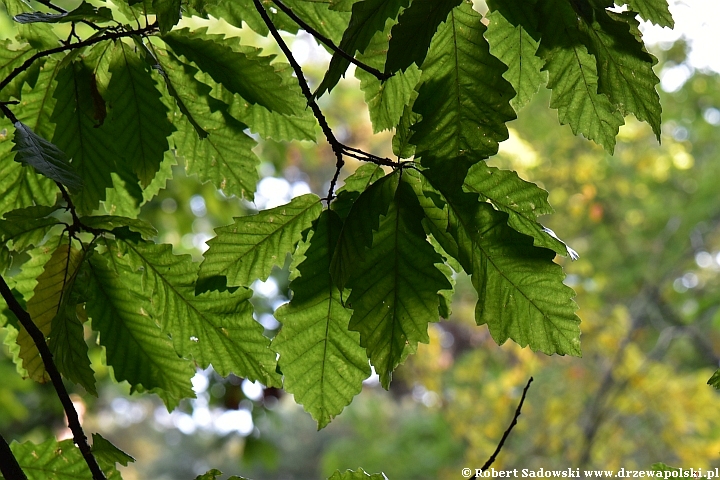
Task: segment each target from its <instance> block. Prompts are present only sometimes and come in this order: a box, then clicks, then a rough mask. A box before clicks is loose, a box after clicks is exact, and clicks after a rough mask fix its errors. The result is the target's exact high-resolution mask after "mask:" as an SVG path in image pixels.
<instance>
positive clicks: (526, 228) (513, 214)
mask: <svg viewBox="0 0 720 480" xmlns="http://www.w3.org/2000/svg"><path fill="white" fill-rule="evenodd" d="M463 188H464V189H465V191H468V192H472V193H477V194H479V195H480V199H481V200H488V201H489V202H490V203H492V204H493V206H494V207H495V208H496V209H498V210H500V211H501V212H505V213H507V214H508V225H510V226H511V227H513V228H514V229H515V230H517V231H518V232H520V233H524V234H525V235H528V236H530V237H532V238H533V240H534V243H535V245H537V246H538V247H545V248H549V249H551V250H554V251H555V252H556V253H558V254H560V255H567V254H568V251H567V246H566V245H565V244H564V243H563V242H562V241H560V240H559V239H557V238H556V237H553V236H551V235H549V234H548V233H547V232H546V231H545V229H544V227H543V226H542V225H540V224H539V223H538V222H537V217H539V216H541V215H549V214H551V213H553V212H554V210H553V208H552V207H551V206H550V204H549V203H548V201H547V197H548V192H546V191H545V190H543V189H542V188H540V187H538V186H537V185H535V184H534V183H530V182H526V181H525V180H522V179H521V178H520V177H518V175H517V173H515V172H513V171H510V170H500V169H498V168H495V167H489V166H487V165H486V164H485V163H484V162H481V163H478V164H476V165H474V166H473V167H472V168H471V169H470V171H469V172H468V176H467V177H466V178H465V182H464V183H463Z"/></svg>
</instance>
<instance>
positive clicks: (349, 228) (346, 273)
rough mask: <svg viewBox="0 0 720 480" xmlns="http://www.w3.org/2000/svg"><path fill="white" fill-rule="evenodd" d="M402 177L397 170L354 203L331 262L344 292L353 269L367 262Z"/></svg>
mask: <svg viewBox="0 0 720 480" xmlns="http://www.w3.org/2000/svg"><path fill="white" fill-rule="evenodd" d="M399 176H400V175H399V173H395V174H393V175H387V176H385V177H383V178H381V179H379V180H377V181H376V182H375V183H373V184H372V185H371V186H370V187H369V188H367V189H366V190H364V191H363V192H362V193H361V194H360V196H359V197H358V198H357V200H355V202H354V203H353V205H352V208H351V209H350V212H349V213H348V215H347V218H346V219H345V224H344V225H343V228H342V231H341V232H340V238H339V239H338V245H337V248H336V249H335V253H334V254H333V258H332V262H331V264H330V274H331V275H332V277H333V280H334V282H335V285H336V286H337V287H338V288H339V289H340V291H343V290H344V289H345V286H346V284H347V281H348V279H349V278H350V276H351V275H352V273H353V271H355V270H356V269H357V267H358V265H359V264H360V263H361V262H363V261H364V259H365V255H366V253H367V252H366V250H367V249H368V248H370V246H371V245H372V244H373V231H375V230H377V229H378V228H379V225H380V217H381V216H383V215H386V214H387V211H388V208H389V207H390V203H391V202H392V201H393V198H394V196H395V191H396V190H397V185H398V182H399Z"/></svg>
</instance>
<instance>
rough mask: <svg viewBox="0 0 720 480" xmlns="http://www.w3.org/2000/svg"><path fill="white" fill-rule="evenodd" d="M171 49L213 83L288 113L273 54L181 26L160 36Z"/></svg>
mask: <svg viewBox="0 0 720 480" xmlns="http://www.w3.org/2000/svg"><path fill="white" fill-rule="evenodd" d="M163 40H164V41H165V43H167V44H168V45H169V46H170V47H171V48H172V50H173V51H174V52H175V53H176V54H178V55H183V56H184V57H185V58H187V59H188V60H191V61H192V62H194V63H195V64H197V65H198V66H199V67H200V68H201V69H202V70H203V71H204V72H206V73H207V74H209V75H210V76H211V77H212V78H213V79H214V80H215V81H216V82H218V83H221V84H222V85H223V86H224V87H225V88H227V89H228V90H230V91H231V92H233V93H237V94H238V95H240V96H241V97H243V98H244V99H245V100H247V101H248V102H250V103H257V104H260V105H262V106H263V107H265V108H267V109H268V110H273V111H277V112H280V113H287V114H291V113H292V110H291V109H290V108H288V106H287V99H286V97H285V96H286V92H284V90H283V88H282V79H281V78H280V76H279V75H278V74H277V73H276V72H275V69H274V68H273V67H272V66H271V65H270V62H271V61H272V60H273V58H274V57H273V56H265V57H261V56H260V55H259V53H260V50H259V49H253V48H251V47H243V48H242V49H237V48H232V47H231V44H232V40H228V39H225V38H223V37H222V36H221V35H208V34H207V33H206V29H200V30H196V31H190V30H189V29H182V30H178V31H175V32H170V33H168V34H167V35H165V36H163Z"/></svg>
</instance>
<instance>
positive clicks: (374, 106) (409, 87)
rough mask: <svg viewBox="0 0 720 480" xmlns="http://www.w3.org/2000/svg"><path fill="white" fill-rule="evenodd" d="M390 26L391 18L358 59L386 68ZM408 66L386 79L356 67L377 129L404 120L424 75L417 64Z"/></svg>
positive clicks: (374, 127) (373, 123) (357, 75)
mask: <svg viewBox="0 0 720 480" xmlns="http://www.w3.org/2000/svg"><path fill="white" fill-rule="evenodd" d="M443 19H444V18H443ZM389 29H390V23H389V22H388V26H387V27H386V29H385V30H384V31H380V32H377V33H376V34H375V35H373V37H372V40H371V41H370V43H369V44H368V46H367V48H366V49H365V53H363V54H362V55H358V56H357V58H358V60H360V61H362V62H364V63H365V64H367V65H369V66H371V67H374V68H376V69H378V70H382V69H383V67H384V65H385V56H386V54H387V52H388V36H389V33H390V31H389ZM408 67H409V68H408ZM408 67H406V69H404V70H405V71H404V72H397V73H396V74H395V75H393V76H392V77H390V78H389V79H387V80H385V81H383V82H381V81H380V80H378V79H377V78H376V77H375V75H373V74H371V73H368V72H366V71H365V70H363V69H361V68H356V69H355V76H356V77H357V78H358V79H359V80H360V89H361V90H362V91H363V92H365V103H367V105H368V110H369V111H370V121H371V122H372V125H373V132H375V133H377V132H380V131H382V130H388V129H391V128H394V127H395V125H397V124H398V122H399V121H400V117H401V116H402V114H403V110H404V109H405V106H406V105H407V104H408V103H409V102H410V99H411V97H412V96H413V93H414V91H415V86H416V85H417V82H418V80H419V79H420V70H419V69H418V68H417V65H412V66H410V65H409V66H408Z"/></svg>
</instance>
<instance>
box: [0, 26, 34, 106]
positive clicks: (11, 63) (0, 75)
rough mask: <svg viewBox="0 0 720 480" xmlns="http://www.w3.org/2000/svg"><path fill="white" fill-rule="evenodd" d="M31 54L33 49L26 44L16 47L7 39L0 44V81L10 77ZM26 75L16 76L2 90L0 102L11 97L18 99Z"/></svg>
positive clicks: (16, 45)
mask: <svg viewBox="0 0 720 480" xmlns="http://www.w3.org/2000/svg"><path fill="white" fill-rule="evenodd" d="M32 53H33V49H32V48H31V47H30V45H28V44H21V45H18V44H16V43H13V42H12V40H10V39H9V38H8V39H5V40H4V41H2V42H0V79H4V78H6V77H7V76H8V75H10V73H11V72H12V71H13V70H15V69H16V68H17V67H19V66H20V65H21V64H22V63H23V62H24V61H25V60H27V59H28V58H30V56H31V55H32ZM26 75H27V73H26V74H25V75H23V74H20V75H18V76H17V77H16V78H15V79H14V80H12V81H11V82H10V84H9V85H8V86H6V87H5V88H3V89H2V93H1V94H0V100H3V101H7V100H8V99H9V97H11V96H14V97H16V98H20V90H21V88H22V84H23V83H24V81H25V77H26Z"/></svg>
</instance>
